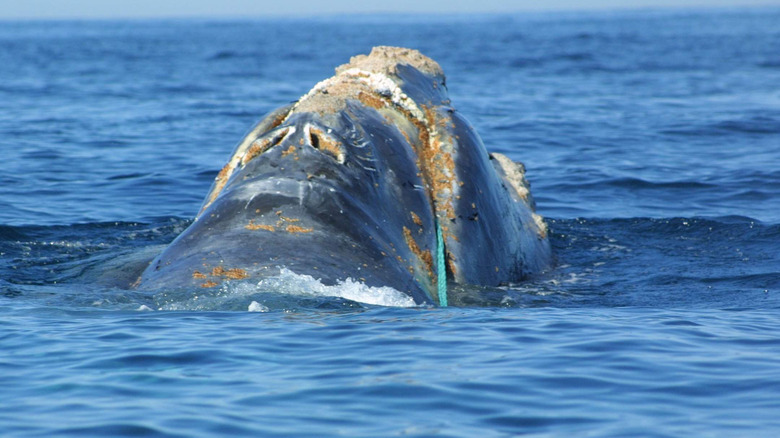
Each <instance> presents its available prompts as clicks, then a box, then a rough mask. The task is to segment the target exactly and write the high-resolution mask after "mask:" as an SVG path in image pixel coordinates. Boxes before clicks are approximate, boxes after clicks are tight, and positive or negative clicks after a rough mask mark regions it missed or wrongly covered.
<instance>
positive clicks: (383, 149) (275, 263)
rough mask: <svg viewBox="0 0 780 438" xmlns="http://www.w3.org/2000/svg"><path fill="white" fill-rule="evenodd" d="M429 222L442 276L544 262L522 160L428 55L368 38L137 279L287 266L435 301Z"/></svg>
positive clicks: (275, 120) (474, 281)
mask: <svg viewBox="0 0 780 438" xmlns="http://www.w3.org/2000/svg"><path fill="white" fill-rule="evenodd" d="M437 226H438V227H439V228H440V229H441V235H442V237H443V255H444V258H445V263H444V264H445V267H446V269H445V271H446V280H447V283H448V284H449V285H450V286H452V285H455V284H471V285H481V286H499V285H502V284H507V283H511V282H515V281H518V280H522V279H523V278H525V277H527V276H528V275H529V274H533V273H537V272H540V271H542V270H544V269H546V268H547V267H548V266H549V265H550V260H551V251H550V244H549V241H548V238H547V228H546V226H545V224H544V222H543V221H542V218H541V217H540V216H538V215H537V214H535V213H534V203H533V199H532V198H531V195H530V192H529V189H528V183H527V181H526V179H525V169H524V167H523V165H522V164H520V163H514V162H512V161H511V160H509V159H508V158H507V157H505V156H503V155H501V154H497V153H493V154H489V153H488V152H487V151H486V149H485V147H484V145H483V144H482V141H481V140H480V138H479V136H478V135H477V133H476V132H475V131H474V129H473V128H472V127H471V125H470V124H469V123H468V122H467V121H466V119H465V118H464V117H463V116H461V115H460V114H459V113H458V112H457V111H455V110H454V109H453V107H452V106H451V105H450V100H449V98H448V95H447V88H446V85H445V77H444V73H443V72H442V70H441V68H440V67H439V65H438V64H437V63H436V62H435V61H433V60H431V59H430V58H427V57H426V56H424V55H422V54H420V53H419V52H418V51H416V50H411V49H402V48H395V47H375V48H374V49H373V50H372V51H371V54H370V55H367V56H366V55H359V56H355V57H353V58H352V59H351V60H350V62H349V63H348V64H346V65H342V66H340V67H338V68H337V69H336V75H335V76H333V77H331V78H329V79H326V80H324V81H322V82H320V83H318V84H317V85H316V86H315V87H314V88H313V89H312V90H311V91H309V92H308V93H307V94H306V95H304V96H303V97H302V98H300V99H299V100H298V101H297V102H295V103H292V104H290V105H287V106H285V107H282V108H280V109H277V110H276V111H273V112H271V113H270V114H268V115H267V116H265V117H264V118H263V119H262V120H261V121H260V122H259V123H258V124H257V125H255V127H254V128H253V129H251V130H250V132H249V133H248V134H247V135H246V137H245V138H244V139H243V140H242V141H241V142H240V143H239V144H238V146H237V147H236V149H235V152H234V153H233V155H232V157H231V158H230V160H229V161H228V163H227V164H226V165H225V167H224V168H222V170H221V171H220V172H219V174H218V175H217V177H216V179H215V181H214V184H213V185H212V187H211V190H210V192H209V193H208V195H207V196H206V199H205V201H204V203H203V206H202V208H201V210H200V212H199V214H198V215H197V217H196V218H195V221H194V222H193V223H192V224H191V225H190V226H189V227H188V228H187V229H186V230H184V232H182V233H181V235H179V236H178V237H177V238H176V239H175V240H174V241H173V242H172V243H171V244H170V245H169V246H168V247H167V248H166V249H165V250H164V251H163V252H162V253H161V254H160V255H158V256H157V257H156V258H155V259H154V260H153V261H152V262H151V264H150V265H149V266H148V267H147V268H146V270H145V271H144V272H143V273H142V275H141V277H140V278H139V279H138V280H137V282H136V287H138V288H142V289H150V290H151V289H155V290H158V289H163V288H166V289H167V288H192V287H203V288H211V287H218V286H220V285H223V284H225V283H227V282H232V281H247V280H248V281H252V280H254V281H258V280H260V279H262V278H266V277H270V276H275V275H279V273H280V271H281V269H282V268H286V269H288V270H290V271H292V272H294V273H296V274H301V275H310V276H312V277H314V278H317V279H319V280H320V281H321V282H322V283H323V284H326V285H333V284H338V283H339V282H342V281H345V280H346V279H348V278H351V279H352V280H353V281H358V282H362V283H364V284H366V285H367V286H389V287H392V288H394V289H396V290H398V291H401V292H403V293H405V294H407V295H409V296H411V297H412V298H413V299H414V301H415V302H416V303H418V304H433V305H435V304H438V295H437V281H438V278H437V275H438V273H439V272H440V270H439V269H437V267H438V263H437V260H438V257H437V254H439V253H438V252H437V250H438V239H437Z"/></svg>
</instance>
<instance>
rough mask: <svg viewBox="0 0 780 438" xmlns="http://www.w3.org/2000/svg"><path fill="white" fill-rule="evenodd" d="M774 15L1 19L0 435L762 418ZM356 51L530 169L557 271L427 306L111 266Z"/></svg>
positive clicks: (744, 432) (634, 433)
mask: <svg viewBox="0 0 780 438" xmlns="http://www.w3.org/2000/svg"><path fill="white" fill-rule="evenodd" d="M778 23H780V9H763V8H755V9H743V10H740V9H733V10H732V9H723V10H675V11H649V10H647V11H623V12H608V11H604V12H591V13H558V14H524V15H502V16H498V15H486V16H438V17H421V16H410V17H405V16H389V17H386V16H371V15H368V16H356V17H330V18H311V19H279V20H270V19H268V20H233V21H226V20H222V21H210V20H170V21H166V20H156V21H43V22H34V21H31V22H21V21H5V22H0V158H1V159H2V164H0V435H2V436H9V437H11V436H13V437H22V436H25V437H26V436H31V437H32V436H35V437H49V436H74V437H76V436H78V437H82V436H166V437H179V436H181V437H210V436H356V437H367V436H377V437H384V436H397V435H404V436H420V437H422V436H442V437H473V436H482V437H504V436H519V435H525V436H534V437H570V436H592V437H629V436H630V437H773V436H780V318H779V316H780V26H778ZM374 45H397V46H406V47H412V48H416V49H419V50H420V51H422V52H423V53H425V54H427V55H429V56H430V57H432V58H433V59H435V60H437V61H438V62H439V63H440V64H441V66H442V67H443V69H444V71H445V73H446V74H447V85H448V88H449V91H450V96H451V98H452V101H453V104H454V106H455V107H456V108H457V109H458V110H459V111H460V112H461V113H462V114H464V115H465V116H466V117H467V118H468V119H469V120H470V121H471V122H472V123H473V125H474V126H475V127H476V129H477V131H478V132H479V133H480V135H481V137H482V139H483V141H484V143H485V145H486V146H487V148H488V149H489V150H492V151H499V152H502V153H505V154H507V155H509V156H510V157H511V158H513V159H515V160H520V161H523V162H524V163H525V164H526V166H527V168H528V178H529V180H530V181H531V184H532V186H533V193H534V195H535V197H536V201H537V204H538V210H539V212H540V213H541V214H542V215H544V216H545V217H546V218H547V221H548V224H549V226H550V228H551V235H552V243H553V246H554V250H555V256H556V266H555V268H553V269H552V270H550V271H549V272H546V273H544V274H542V275H539V276H537V277H534V278H531V279H529V280H527V281H524V282H521V283H518V284H515V285H512V286H511V287H504V288H482V289H477V288H459V289H458V290H453V291H451V293H452V294H453V297H454V298H451V301H454V302H455V304H458V306H452V307H448V308H430V307H402V306H400V304H403V303H397V302H394V301H393V299H392V295H391V294H390V295H388V294H386V293H385V292H386V291H383V290H377V289H369V288H366V287H365V286H362V285H361V284H359V283H354V282H347V283H345V284H343V285H340V286H330V287H328V286H323V285H322V284H320V283H319V282H317V281H316V279H313V278H304V277H301V276H296V275H294V274H292V273H286V274H285V275H282V276H280V277H279V278H274V279H269V280H267V281H264V282H263V283H260V284H251V283H249V284H246V283H245V284H237V285H235V284H234V285H232V286H230V287H226V288H222V289H218V290H216V289H215V290H213V291H212V290H209V291H205V290H193V291H189V292H187V293H178V294H173V293H166V292H164V291H162V292H158V293H149V292H145V293H141V292H138V291H134V290H125V289H122V288H119V287H117V286H116V284H117V282H118V281H120V280H127V279H128V278H130V277H132V276H133V275H135V274H137V272H138V270H139V269H142V268H143V266H142V264H140V263H141V262H139V260H149V259H150V258H151V257H153V256H154V255H155V254H156V253H157V252H158V251H160V250H161V248H163V247H164V246H165V245H166V244H167V243H168V242H170V241H171V240H172V239H173V238H174V237H175V236H176V235H177V234H178V233H180V232H181V231H182V230H183V229H184V228H185V227H186V226H187V225H188V224H189V223H190V221H191V220H192V218H193V216H194V215H195V213H196V212H197V210H198V208H199V206H200V203H201V201H202V200H203V197H204V196H205V194H206V192H207V190H208V188H209V186H210V184H211V182H212V181H213V179H214V177H215V176H216V174H217V172H218V170H219V169H220V168H221V167H222V165H223V164H224V163H225V161H226V160H227V159H228V157H229V155H230V153H231V152H232V150H233V147H234V146H235V144H236V142H238V141H239V140H240V139H241V138H242V136H243V134H244V132H245V131H246V130H248V129H249V128H250V127H251V126H252V124H253V123H254V122H255V121H256V120H258V119H259V118H260V117H261V116H262V115H263V114H265V113H266V112H268V111H270V110H272V109H274V108H276V107H278V106H281V105H283V104H286V103H288V102H290V101H293V100H295V99H297V98H298V97H300V96H301V95H303V94H305V93H306V92H307V91H308V90H309V88H311V87H312V86H313V85H314V84H315V83H316V82H318V81H320V80H322V79H324V78H326V77H329V76H330V75H332V74H333V69H334V67H335V66H337V65H339V64H342V63H345V62H347V61H348V60H349V57H350V56H352V55H355V54H360V53H368V52H369V51H370V49H371V47H372V46H374ZM377 297H379V298H381V299H379V300H378V301H377V300H376V299H377ZM372 300H374V301H372ZM371 302H379V303H381V304H385V305H376V304H367V303H371Z"/></svg>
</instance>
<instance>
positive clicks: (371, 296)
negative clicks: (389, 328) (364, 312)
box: [257, 268, 416, 307]
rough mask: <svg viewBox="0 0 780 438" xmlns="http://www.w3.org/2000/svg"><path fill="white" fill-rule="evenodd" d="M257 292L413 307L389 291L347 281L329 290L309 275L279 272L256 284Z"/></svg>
mask: <svg viewBox="0 0 780 438" xmlns="http://www.w3.org/2000/svg"><path fill="white" fill-rule="evenodd" d="M257 288H258V289H261V290H265V291H273V292H281V293H287V294H296V295H315V296H325V297H337V298H345V299H348V300H352V301H357V302H360V303H365V304H373V305H376V306H388V307H413V306H416V304H415V303H414V300H413V299H412V297H410V296H408V295H406V294H404V293H403V292H400V291H398V290H395V289H393V288H392V287H387V286H382V287H372V286H367V285H365V284H364V283H361V282H359V281H355V280H353V279H351V278H347V279H346V280H344V281H340V282H339V283H338V284H335V285H333V286H327V285H324V284H322V282H321V281H320V280H318V279H315V278H314V277H312V276H311V275H302V274H296V273H294V272H292V271H290V270H289V269H287V268H282V269H281V271H280V273H279V275H278V276H276V277H270V278H265V279H263V280H261V281H260V282H259V283H257Z"/></svg>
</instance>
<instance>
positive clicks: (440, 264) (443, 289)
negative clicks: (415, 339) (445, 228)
mask: <svg viewBox="0 0 780 438" xmlns="http://www.w3.org/2000/svg"><path fill="white" fill-rule="evenodd" d="M436 246H437V248H436V283H437V286H438V289H439V305H440V306H441V307H447V271H446V270H445V268H444V237H442V235H441V225H439V221H436Z"/></svg>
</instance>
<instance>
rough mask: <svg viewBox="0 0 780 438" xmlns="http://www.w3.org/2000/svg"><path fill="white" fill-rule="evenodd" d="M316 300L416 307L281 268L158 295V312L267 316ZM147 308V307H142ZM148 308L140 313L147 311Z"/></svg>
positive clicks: (384, 292) (389, 292)
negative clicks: (214, 285)
mask: <svg viewBox="0 0 780 438" xmlns="http://www.w3.org/2000/svg"><path fill="white" fill-rule="evenodd" d="M312 298H315V299H316V300H317V301H318V302H321V301H322V300H328V299H330V298H333V299H334V300H338V299H342V300H348V301H351V302H356V303H362V304H370V305H375V306H386V307H413V306H416V304H415V303H414V300H413V299H412V298H411V297H409V296H407V295H405V294H404V293H402V292H399V291H398V290H396V289H393V288H391V287H386V286H385V287H371V286H367V285H365V284H363V283H361V282H358V281H354V280H352V279H351V278H347V279H346V280H344V281H340V282H338V283H337V284H335V285H330V286H329V285H325V284H323V283H322V282H321V281H320V280H319V279H316V278H314V277H312V276H310V275H301V274H296V273H294V272H292V271H290V270H289V269H287V268H281V270H280V272H279V275H277V276H274V277H269V278H264V279H263V280H260V281H259V282H257V283H251V282H231V283H226V284H225V285H223V286H222V287H220V288H215V289H213V290H211V291H208V292H205V293H204V291H203V290H197V291H193V290H181V291H165V292H161V293H159V294H157V295H156V296H155V299H154V301H155V302H156V304H155V305H154V308H156V309H157V310H210V311H213V310H218V311H219V310H243V311H249V312H268V311H270V310H273V309H285V310H290V309H291V308H292V309H294V308H296V307H306V306H307V305H311V304H307V302H308V303H311V299H312ZM143 307H146V306H143ZM146 309H149V307H146V308H144V309H140V308H139V309H138V310H146Z"/></svg>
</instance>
